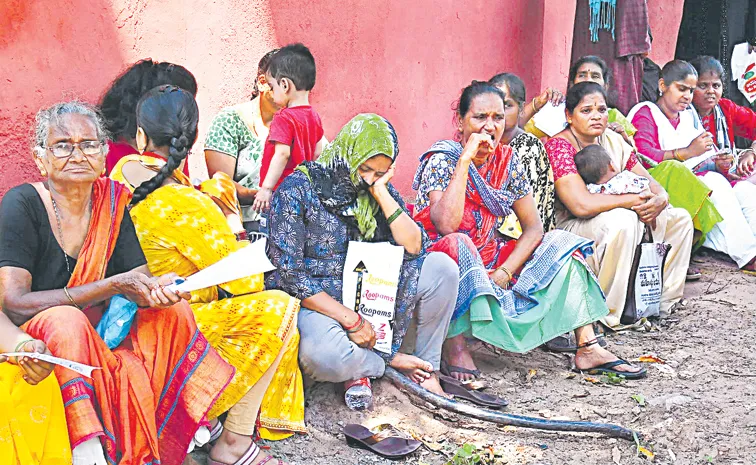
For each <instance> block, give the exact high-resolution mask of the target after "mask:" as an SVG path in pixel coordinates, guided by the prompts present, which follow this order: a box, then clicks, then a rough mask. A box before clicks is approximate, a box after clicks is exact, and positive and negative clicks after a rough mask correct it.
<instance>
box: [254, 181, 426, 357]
mask: <svg viewBox="0 0 756 465" xmlns="http://www.w3.org/2000/svg"><path fill="white" fill-rule="evenodd" d="M388 188H389V192H390V193H391V196H392V197H393V198H394V199H395V200H396V201H397V202H398V203H399V205H400V206H401V207H402V209H404V211H405V212H407V208H406V206H405V204H404V201H403V200H402V198H401V196H400V195H399V193H398V192H397V190H396V189H394V187H393V186H391V185H390V184H389V186H388ZM376 220H377V223H378V225H377V228H376V232H375V236H374V237H373V239H371V240H370V242H391V243H392V244H394V245H396V242H395V241H394V238H393V236H392V235H391V230H390V229H389V226H388V223H387V222H386V219H385V218H384V217H383V215H382V214H379V215H378V216H377V217H376ZM264 229H265V232H267V233H268V235H269V241H268V243H269V247H270V250H269V252H268V253H269V255H270V257H271V260H272V261H273V264H275V265H276V267H277V269H276V270H275V271H273V272H271V273H270V274H269V275H268V277H267V287H268V288H269V289H281V290H283V291H284V292H287V293H288V294H290V295H292V296H295V297H297V298H299V299H302V300H304V299H307V298H308V297H311V296H313V295H315V294H318V293H319V292H325V293H327V294H328V295H330V296H331V297H333V298H334V299H336V300H337V301H339V302H341V286H342V276H343V273H344V262H345V261H346V254H347V247H348V246H349V241H350V240H352V241H356V240H360V239H359V238H360V234H359V231H358V230H357V228H356V227H352V226H350V225H348V224H347V223H346V222H344V221H342V219H341V218H340V217H339V216H337V215H334V214H333V213H331V212H329V211H328V210H326V209H325V207H324V206H323V204H322V203H321V201H320V199H319V198H318V196H317V194H316V193H315V190H314V188H313V185H312V183H311V182H310V180H309V179H308V178H307V176H306V175H305V174H304V173H302V172H300V171H295V172H294V173H293V174H291V175H289V176H288V177H286V179H284V181H283V183H281V186H279V188H278V189H277V190H276V192H275V194H274V195H273V198H272V200H271V204H270V214H269V215H268V222H267V227H266V228H264ZM421 231H423V239H422V242H423V246H422V250H421V252H420V253H419V254H417V255H413V254H409V253H406V252H405V255H404V263H403V265H402V269H401V273H400V275H399V289H398V291H397V298H396V309H395V316H394V339H393V341H392V348H391V355H387V354H384V353H382V352H378V351H376V353H377V354H378V355H380V356H381V357H383V358H384V359H386V361H387V362H388V361H390V360H391V359H393V357H394V355H395V354H396V352H397V351H398V350H399V347H401V345H402V340H403V339H404V335H405V334H406V332H407V328H408V326H409V323H410V321H411V319H412V310H413V309H414V307H415V303H416V301H415V296H416V294H417V284H418V280H419V278H420V269H421V267H422V266H423V261H424V260H425V257H426V255H427V252H426V248H427V247H428V246H429V245H430V241H429V238H428V235H427V234H426V233H425V230H423V229H422V227H421Z"/></svg>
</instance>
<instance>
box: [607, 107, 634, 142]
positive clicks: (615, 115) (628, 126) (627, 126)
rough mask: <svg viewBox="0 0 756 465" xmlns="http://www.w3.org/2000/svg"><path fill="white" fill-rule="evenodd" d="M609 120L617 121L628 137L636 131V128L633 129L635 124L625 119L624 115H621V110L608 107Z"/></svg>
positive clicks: (611, 121)
mask: <svg viewBox="0 0 756 465" xmlns="http://www.w3.org/2000/svg"><path fill="white" fill-rule="evenodd" d="M609 122H610V123H618V124H619V125H620V126H622V129H624V130H625V132H626V133H627V135H628V136H630V137H633V136H634V135H635V133H636V132H638V130H637V129H635V126H633V123H631V122H630V120H629V119H627V118H626V117H625V115H623V114H622V112H621V111H619V110H617V109H616V108H610V109H609Z"/></svg>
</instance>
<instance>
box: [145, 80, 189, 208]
mask: <svg viewBox="0 0 756 465" xmlns="http://www.w3.org/2000/svg"><path fill="white" fill-rule="evenodd" d="M136 119H137V125H138V126H139V127H140V128H142V129H143V130H144V132H145V134H146V135H147V137H148V138H149V139H150V140H151V141H152V145H154V146H156V147H161V146H165V145H167V146H169V156H168V161H166V163H165V165H163V167H162V168H160V171H158V172H157V174H156V175H155V176H154V177H153V178H152V179H150V180H148V181H145V182H143V183H142V184H140V185H139V187H137V188H136V189H135V190H134V197H133V198H132V199H131V204H132V205H136V204H137V203H139V202H141V201H142V200H144V199H145V198H146V197H147V196H148V195H150V194H151V193H152V192H153V191H154V190H155V189H157V188H158V187H160V186H162V185H163V181H165V179H166V178H167V177H169V176H171V175H172V174H173V172H174V171H176V169H178V167H179V165H181V162H182V161H183V160H185V159H186V157H187V155H188V154H189V149H191V148H192V145H193V144H194V142H195V141H196V140H197V123H198V121H199V109H198V108H197V102H196V101H195V100H194V96H192V94H190V93H189V92H187V91H185V90H183V89H181V88H179V87H176V86H171V85H164V86H159V87H156V88H154V89H152V90H150V91H149V92H147V93H146V94H144V96H142V98H141V99H140V100H139V103H138V104H137V108H136Z"/></svg>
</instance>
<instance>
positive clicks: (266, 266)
mask: <svg viewBox="0 0 756 465" xmlns="http://www.w3.org/2000/svg"><path fill="white" fill-rule="evenodd" d="M266 242H267V239H265V238H262V239H260V240H257V241H255V242H253V243H251V244H249V245H248V246H246V247H244V248H242V249H239V250H237V251H236V252H234V253H231V254H229V255H228V256H226V257H225V258H223V259H222V260H219V261H217V262H215V263H213V264H212V265H210V266H208V267H207V268H205V269H204V270H200V271H198V272H196V273H194V274H193V275H191V276H189V277H188V278H186V279H185V280H184V282H183V283H180V284H172V285H170V286H167V289H169V290H171V291H179V292H192V291H196V290H198V289H205V288H206V287H212V286H217V285H219V284H223V283H227V282H230V281H234V280H236V279H240V278H246V277H247V276H252V275H255V274H259V273H265V272H268V271H272V270H275V269H276V267H275V266H273V264H272V263H271V262H270V260H269V259H268V256H267V255H266V254H265V244H266Z"/></svg>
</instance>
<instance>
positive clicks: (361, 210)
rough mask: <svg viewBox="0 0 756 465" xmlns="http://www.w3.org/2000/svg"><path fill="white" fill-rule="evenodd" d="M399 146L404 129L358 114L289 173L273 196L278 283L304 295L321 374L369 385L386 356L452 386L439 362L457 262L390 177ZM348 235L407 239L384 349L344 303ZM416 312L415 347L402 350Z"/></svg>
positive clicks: (427, 379)
mask: <svg viewBox="0 0 756 465" xmlns="http://www.w3.org/2000/svg"><path fill="white" fill-rule="evenodd" d="M398 155H399V145H398V141H397V138H396V132H395V131H394V128H393V127H392V126H391V124H390V123H389V122H388V121H386V119H384V118H382V117H381V116H378V115H375V114H361V115H357V116H355V117H354V118H352V119H351V121H349V122H348V123H347V124H346V126H344V127H343V128H342V129H341V131H339V134H338V135H337V136H336V139H334V141H333V142H332V143H331V144H330V145H329V146H328V147H326V148H325V149H324V151H323V154H322V155H321V156H320V158H318V160H317V161H314V162H305V163H304V164H302V165H300V166H299V167H298V168H297V170H295V171H294V173H293V174H291V175H289V176H288V177H286V179H284V181H283V182H282V183H281V185H280V186H279V187H278V189H277V190H276V192H275V193H274V195H273V198H272V200H271V208H270V217H269V220H268V230H269V234H270V255H271V258H272V260H273V263H274V264H275V265H276V267H277V269H276V270H275V271H274V272H272V273H271V276H270V278H269V284H270V285H271V287H280V288H281V289H283V290H284V291H286V292H289V293H291V294H293V295H295V296H296V297H298V298H300V299H302V309H301V310H300V311H299V323H298V325H299V332H300V334H301V338H302V339H301V344H300V348H299V360H300V364H301V367H302V371H303V372H304V373H305V374H307V375H309V376H310V377H312V378H313V379H314V380H316V381H326V382H332V383H343V382H346V381H350V383H348V386H351V385H352V384H353V383H354V382H361V383H362V384H363V385H369V383H368V382H367V380H366V378H380V377H381V376H383V372H384V370H385V369H386V365H389V366H391V367H394V368H396V369H397V370H401V371H403V372H404V373H406V374H407V376H409V377H410V378H411V379H412V380H414V381H415V382H417V383H419V384H420V385H421V386H423V387H425V388H426V389H428V390H430V391H432V392H435V393H437V394H441V395H443V394H444V392H443V390H442V389H441V386H440V384H439V381H438V378H437V375H436V372H437V371H438V370H439V368H440V362H441V345H442V343H443V340H444V338H445V337H446V330H447V328H448V326H449V318H450V317H451V313H452V310H453V309H454V301H455V300H456V298H457V285H458V274H459V272H458V270H457V267H456V266H455V265H454V262H453V261H452V260H450V259H449V257H447V256H445V255H444V254H440V253H430V254H429V253H427V252H426V245H427V236H426V235H425V233H424V231H423V229H422V228H421V227H420V226H418V225H417V224H416V223H415V222H414V221H412V218H411V217H410V216H409V214H408V213H407V209H406V207H405V205H404V201H403V200H402V198H401V196H400V195H399V193H398V192H397V191H396V189H394V187H393V186H392V185H391V183H390V182H389V181H390V180H391V178H392V177H393V175H394V163H395V160H396V157H397V156H398ZM349 241H364V242H387V241H388V242H391V243H392V244H393V245H396V246H401V247H403V248H404V251H405V253H404V263H403V264H402V268H401V272H400V275H399V284H398V291H397V295H396V305H395V315H394V327H393V329H394V335H393V340H392V344H391V353H390V354H386V353H383V352H375V351H373V350H372V348H373V346H374V345H375V341H376V335H375V332H374V331H373V328H372V326H371V325H370V323H366V321H365V320H364V319H363V318H362V317H361V316H360V315H359V314H358V313H357V312H355V311H354V309H353V308H347V307H345V306H344V305H343V304H342V303H341V300H342V286H343V274H344V261H345V260H346V255H347V248H348V246H349ZM415 316H416V317H417V322H418V323H417V324H418V329H417V338H416V340H415V345H414V346H415V351H414V354H413V355H408V354H405V353H402V352H399V348H400V347H401V345H402V342H403V340H404V336H405V333H406V331H407V328H408V327H409V323H410V320H411V319H412V318H413V317H415Z"/></svg>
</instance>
